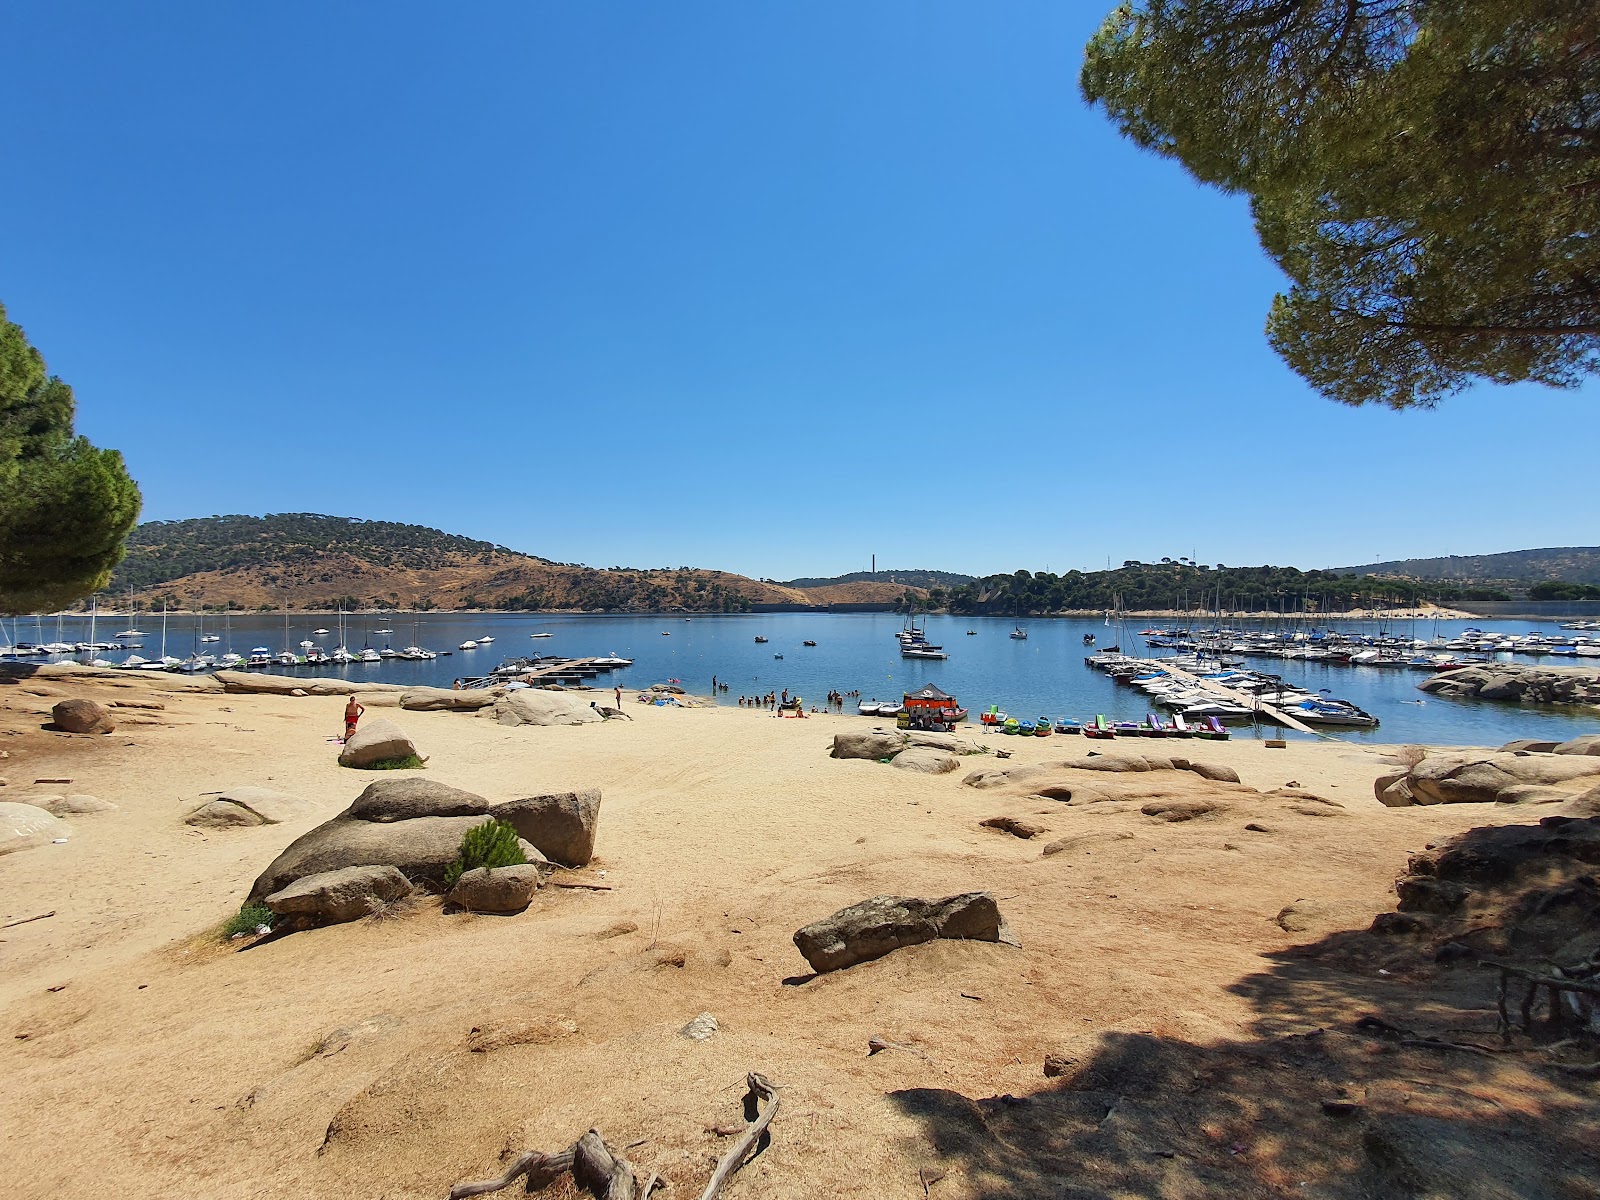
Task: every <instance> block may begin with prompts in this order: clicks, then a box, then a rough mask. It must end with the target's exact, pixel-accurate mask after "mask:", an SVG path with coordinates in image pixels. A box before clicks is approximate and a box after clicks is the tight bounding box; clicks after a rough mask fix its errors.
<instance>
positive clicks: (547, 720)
mask: <svg viewBox="0 0 1600 1200" xmlns="http://www.w3.org/2000/svg"><path fill="white" fill-rule="evenodd" d="M477 715H478V716H480V717H493V718H494V719H495V720H496V721H499V722H500V724H502V725H592V724H597V723H599V722H601V721H604V720H605V718H604V717H603V716H601V715H600V711H599V709H597V708H594V707H592V706H591V705H590V704H589V702H588V701H587V700H583V699H580V698H579V697H577V696H574V695H570V694H569V693H567V692H547V691H545V690H544V689H542V688H517V689H516V690H515V691H510V692H507V693H505V695H503V696H501V697H499V699H497V700H496V701H495V702H494V703H493V704H491V705H488V706H486V707H484V708H480V709H479V710H478V713H477Z"/></svg>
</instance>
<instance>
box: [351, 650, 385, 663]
mask: <svg viewBox="0 0 1600 1200" xmlns="http://www.w3.org/2000/svg"><path fill="white" fill-rule="evenodd" d="M356 661H357V662H364V663H375V662H382V661H383V659H382V658H381V657H379V655H378V652H377V651H376V650H374V649H373V648H372V647H371V646H363V647H362V648H361V653H360V654H358V655H356Z"/></svg>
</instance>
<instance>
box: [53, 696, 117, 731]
mask: <svg viewBox="0 0 1600 1200" xmlns="http://www.w3.org/2000/svg"><path fill="white" fill-rule="evenodd" d="M50 719H51V721H52V722H53V723H54V724H55V727H56V728H57V729H59V730H61V731H62V732H63V733H115V732H116V729H117V722H116V718H114V717H113V716H112V715H111V710H110V709H109V708H107V707H106V706H105V705H104V704H100V703H98V702H97V701H94V700H84V699H72V700H60V701H57V702H56V704H55V706H54V707H53V708H51V710H50Z"/></svg>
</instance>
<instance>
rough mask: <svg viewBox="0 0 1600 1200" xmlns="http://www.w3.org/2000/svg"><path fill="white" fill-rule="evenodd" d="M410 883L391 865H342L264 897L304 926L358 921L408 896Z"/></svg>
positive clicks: (283, 914)
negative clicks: (298, 919) (299, 920)
mask: <svg viewBox="0 0 1600 1200" xmlns="http://www.w3.org/2000/svg"><path fill="white" fill-rule="evenodd" d="M410 893H411V884H410V883H409V882H407V880H406V877H405V876H404V875H402V874H401V873H400V871H399V870H397V869H396V868H394V867H392V866H373V867H344V868H341V869H340V870H337V871H324V872H322V873H320V874H316V875H307V876H304V877H302V878H300V879H297V880H295V881H294V882H293V883H291V884H289V885H288V886H287V887H284V888H281V889H279V890H278V891H276V892H273V893H272V894H271V895H270V896H268V897H267V898H266V901H265V903H266V906H267V907H268V908H270V909H271V910H272V911H273V912H275V913H277V914H278V915H279V916H287V917H296V918H301V919H302V921H301V923H303V924H306V925H337V924H340V923H341V922H344V921H359V920H360V919H361V918H362V917H365V916H368V915H369V914H371V913H374V912H377V911H378V910H379V909H380V908H382V907H383V906H384V905H385V904H388V903H391V902H392V901H395V900H398V899H400V898H401V897H402V896H407V895H410Z"/></svg>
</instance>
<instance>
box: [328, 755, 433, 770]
mask: <svg viewBox="0 0 1600 1200" xmlns="http://www.w3.org/2000/svg"><path fill="white" fill-rule="evenodd" d="M345 765H347V766H351V767H352V768H353V769H354V770H357V771H420V770H422V768H423V762H422V760H421V759H420V758H418V757H417V756H416V755H415V754H407V755H405V756H404V757H402V758H380V759H378V761H377V762H370V763H368V764H367V765H366V766H364V767H355V766H354V765H353V764H348V763H347V764H345Z"/></svg>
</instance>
